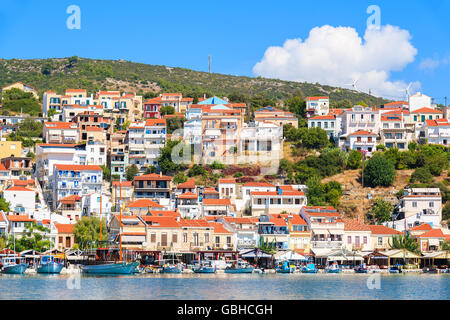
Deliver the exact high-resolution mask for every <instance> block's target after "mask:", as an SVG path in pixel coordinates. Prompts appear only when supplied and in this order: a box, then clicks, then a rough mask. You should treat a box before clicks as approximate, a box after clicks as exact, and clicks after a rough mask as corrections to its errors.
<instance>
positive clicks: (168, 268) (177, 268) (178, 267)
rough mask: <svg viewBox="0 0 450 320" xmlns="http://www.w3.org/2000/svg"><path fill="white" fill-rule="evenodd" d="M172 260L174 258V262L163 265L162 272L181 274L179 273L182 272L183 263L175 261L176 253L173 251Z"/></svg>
mask: <svg viewBox="0 0 450 320" xmlns="http://www.w3.org/2000/svg"><path fill="white" fill-rule="evenodd" d="M171 260H172V262H171V263H170V264H165V265H164V266H163V267H162V269H161V273H174V274H179V273H181V271H183V265H182V264H180V263H175V253H172V259H171ZM177 260H178V259H177Z"/></svg>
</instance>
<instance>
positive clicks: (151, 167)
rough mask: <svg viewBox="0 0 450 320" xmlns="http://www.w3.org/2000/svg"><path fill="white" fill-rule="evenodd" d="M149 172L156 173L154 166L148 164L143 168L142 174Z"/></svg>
mask: <svg viewBox="0 0 450 320" xmlns="http://www.w3.org/2000/svg"><path fill="white" fill-rule="evenodd" d="M150 173H156V167H155V166H152V165H150V166H148V167H147V169H145V173H144V174H150Z"/></svg>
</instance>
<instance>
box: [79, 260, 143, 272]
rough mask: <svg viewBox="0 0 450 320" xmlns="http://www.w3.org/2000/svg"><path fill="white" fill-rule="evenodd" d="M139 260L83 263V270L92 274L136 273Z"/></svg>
mask: <svg viewBox="0 0 450 320" xmlns="http://www.w3.org/2000/svg"><path fill="white" fill-rule="evenodd" d="M138 266H139V262H108V263H101V264H92V265H82V266H81V270H82V271H83V272H84V273H90V274H132V273H136V270H137V267H138Z"/></svg>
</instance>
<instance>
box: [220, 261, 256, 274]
mask: <svg viewBox="0 0 450 320" xmlns="http://www.w3.org/2000/svg"><path fill="white" fill-rule="evenodd" d="M254 270H255V267H254V266H251V265H249V264H248V262H246V261H237V262H236V263H233V264H232V265H231V266H227V267H226V268H225V273H253V271H254Z"/></svg>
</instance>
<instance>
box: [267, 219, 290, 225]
mask: <svg viewBox="0 0 450 320" xmlns="http://www.w3.org/2000/svg"><path fill="white" fill-rule="evenodd" d="M269 221H270V222H272V223H273V224H274V225H275V226H279V227H284V226H287V224H286V221H285V220H284V219H283V218H274V217H270V218H269Z"/></svg>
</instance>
